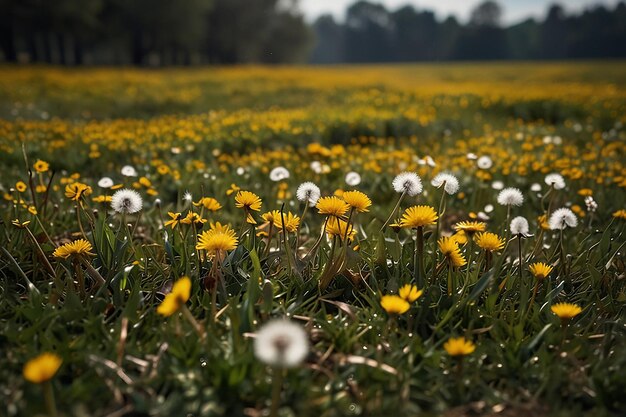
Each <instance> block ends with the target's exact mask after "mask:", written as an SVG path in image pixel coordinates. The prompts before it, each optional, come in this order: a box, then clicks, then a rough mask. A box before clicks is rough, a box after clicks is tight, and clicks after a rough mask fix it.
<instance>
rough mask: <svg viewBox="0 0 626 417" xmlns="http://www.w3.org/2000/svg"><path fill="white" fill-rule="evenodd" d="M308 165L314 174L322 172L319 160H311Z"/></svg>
mask: <svg viewBox="0 0 626 417" xmlns="http://www.w3.org/2000/svg"><path fill="white" fill-rule="evenodd" d="M310 167H311V169H312V170H313V172H315V173H316V174H321V173H322V163H321V162H320V161H313V162H311V164H310Z"/></svg>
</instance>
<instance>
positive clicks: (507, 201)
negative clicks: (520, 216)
mask: <svg viewBox="0 0 626 417" xmlns="http://www.w3.org/2000/svg"><path fill="white" fill-rule="evenodd" d="M523 202H524V195H523V194H522V192H521V191H520V190H519V189H517V188H513V187H509V188H505V189H504V190H502V191H500V194H498V204H501V205H503V206H521V205H522V203H523Z"/></svg>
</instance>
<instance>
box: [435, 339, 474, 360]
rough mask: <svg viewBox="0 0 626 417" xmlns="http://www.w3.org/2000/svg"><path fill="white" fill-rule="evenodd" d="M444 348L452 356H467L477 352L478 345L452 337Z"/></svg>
mask: <svg viewBox="0 0 626 417" xmlns="http://www.w3.org/2000/svg"><path fill="white" fill-rule="evenodd" d="M443 348H444V349H445V350H446V352H447V353H448V355H450V356H465V355H469V354H470V353H472V352H474V351H475V350H476V345H474V343H472V341H471V340H465V338H464V337H451V338H450V339H448V341H447V342H446V343H444V344H443Z"/></svg>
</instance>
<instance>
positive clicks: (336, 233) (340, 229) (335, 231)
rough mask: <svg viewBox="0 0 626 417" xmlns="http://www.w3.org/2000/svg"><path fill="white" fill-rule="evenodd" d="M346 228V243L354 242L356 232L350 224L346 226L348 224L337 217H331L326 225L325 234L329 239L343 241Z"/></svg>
mask: <svg viewBox="0 0 626 417" xmlns="http://www.w3.org/2000/svg"><path fill="white" fill-rule="evenodd" d="M346 227H347V228H348V230H347V233H348V241H351V240H354V236H356V230H354V227H353V226H352V224H350V225H348V222H346V221H344V220H341V219H339V218H337V217H331V218H330V219H329V220H328V223H326V233H327V234H328V236H329V237H331V238H333V237H338V238H339V239H341V240H343V238H344V237H345V236H346Z"/></svg>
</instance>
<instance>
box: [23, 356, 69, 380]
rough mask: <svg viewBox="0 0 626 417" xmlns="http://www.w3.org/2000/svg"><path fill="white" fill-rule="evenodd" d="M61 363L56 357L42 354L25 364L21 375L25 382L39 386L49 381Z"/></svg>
mask: <svg viewBox="0 0 626 417" xmlns="http://www.w3.org/2000/svg"><path fill="white" fill-rule="evenodd" d="M62 363H63V361H62V360H61V358H60V357H59V356H58V355H56V354H54V353H49V352H44V353H42V354H41V355H39V356H37V357H35V358H33V359H31V360H29V361H28V362H26V364H24V369H23V370H22V373H23V375H24V379H25V380H27V381H29V382H32V383H34V384H41V383H43V382H46V381H49V380H51V379H52V377H54V375H55V374H56V373H57V371H58V370H59V368H60V367H61V364H62Z"/></svg>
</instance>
